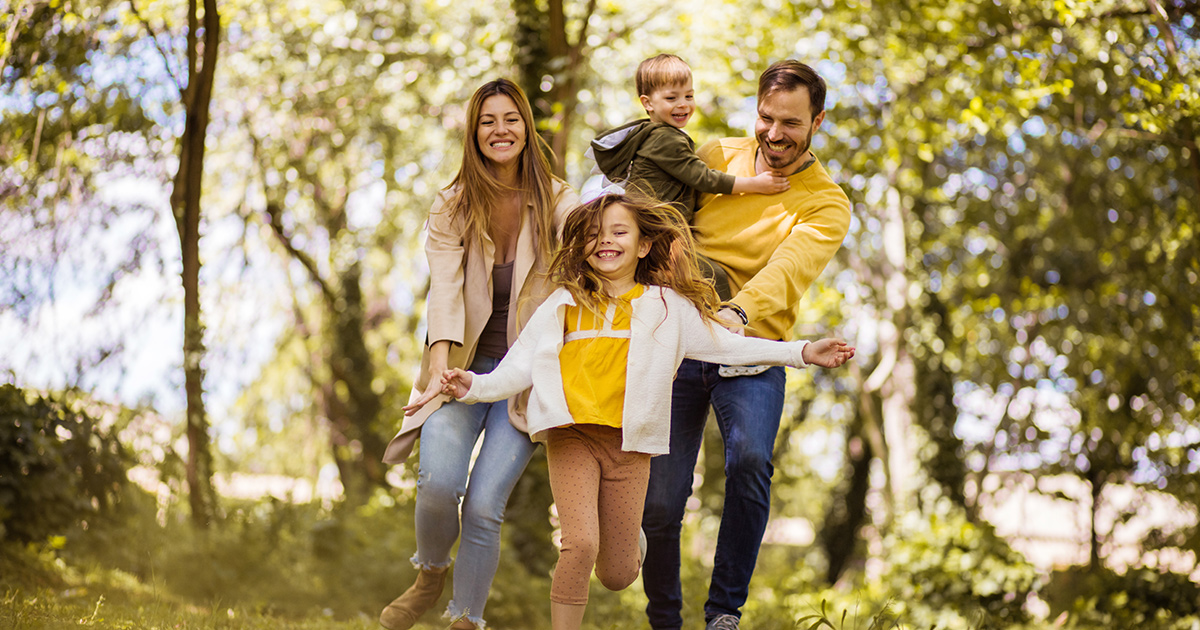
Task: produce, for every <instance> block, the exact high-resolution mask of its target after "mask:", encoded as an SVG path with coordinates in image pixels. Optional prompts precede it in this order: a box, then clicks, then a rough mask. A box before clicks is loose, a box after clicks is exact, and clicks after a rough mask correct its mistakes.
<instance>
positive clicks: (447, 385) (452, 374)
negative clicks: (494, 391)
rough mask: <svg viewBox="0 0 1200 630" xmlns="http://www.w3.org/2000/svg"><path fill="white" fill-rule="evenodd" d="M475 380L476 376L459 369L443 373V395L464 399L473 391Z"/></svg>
mask: <svg viewBox="0 0 1200 630" xmlns="http://www.w3.org/2000/svg"><path fill="white" fill-rule="evenodd" d="M474 380H475V375H474V374H472V373H470V372H468V371H466V370H460V369H458V368H454V369H453V370H446V371H445V372H443V373H442V393H443V394H449V395H450V396H453V397H455V398H462V397H463V396H466V395H467V392H468V391H470V390H471V383H472V381H474Z"/></svg>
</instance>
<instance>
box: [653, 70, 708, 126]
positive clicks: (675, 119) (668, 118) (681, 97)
mask: <svg viewBox="0 0 1200 630" xmlns="http://www.w3.org/2000/svg"><path fill="white" fill-rule="evenodd" d="M642 107H645V108H646V113H647V114H649V115H650V120H652V121H654V122H662V123H667V124H668V125H671V126H672V127H675V128H676V129H683V128H684V126H685V125H687V124H688V120H690V119H691V118H692V112H694V111H696V102H695V96H694V94H693V92H692V80H691V79H688V80H687V81H686V82H684V83H681V84H679V85H668V86H665V87H661V88H658V89H657V90H654V91H653V92H651V93H650V94H649V95H646V94H643V95H642Z"/></svg>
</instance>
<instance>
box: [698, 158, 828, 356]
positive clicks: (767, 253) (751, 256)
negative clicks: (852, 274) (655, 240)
mask: <svg viewBox="0 0 1200 630" xmlns="http://www.w3.org/2000/svg"><path fill="white" fill-rule="evenodd" d="M757 147H758V142H757V141H756V140H755V139H754V138H752V137H751V138H725V139H722V140H713V141H711V142H707V143H705V144H704V146H702V147H700V150H699V151H698V154H699V155H700V158H701V159H703V160H704V161H705V162H707V163H708V165H709V166H710V167H711V168H714V169H717V170H719V171H725V172H726V173H729V174H731V175H735V176H739V177H740V176H745V177H753V176H754V175H756V174H757V173H756V172H755V170H754V157H755V152H756V149H757ZM788 181H789V183H791V186H792V187H791V188H790V189H788V190H787V191H786V192H782V193H779V194H777V195H758V194H739V195H732V194H731V195H704V196H702V197H701V198H700V209H699V210H697V211H696V216H695V218H694V219H693V223H692V225H693V233H694V234H695V235H696V245H697V249H698V250H699V253H700V254H703V255H704V256H708V257H709V258H710V259H712V260H714V261H716V262H717V263H719V264H720V265H721V266H722V267H725V269H726V270H727V271H728V272H729V287H730V289H731V290H732V293H733V300H732V301H733V302H734V303H735V304H737V305H738V306H740V307H742V308H743V309H745V311H746V316H747V317H748V318H749V319H750V325H749V326H748V327H747V328H746V334H747V335H750V336H754V337H762V338H764V339H781V340H784V341H788V340H790V339H791V338H792V328H793V326H794V325H795V323H796V315H797V312H798V310H799V304H800V298H801V297H803V296H804V292H805V291H807V290H808V287H809V285H811V284H812V281H813V280H814V279H816V277H817V276H818V275H819V274H820V273H821V270H823V269H824V268H825V265H826V264H828V263H829V261H830V259H832V258H833V255H834V253H836V252H837V250H838V248H839V247H841V245H842V239H843V238H845V236H846V231H847V230H848V229H849V227H850V199H849V198H848V197H846V193H844V192H842V189H841V188H839V187H838V185H837V184H835V183H834V181H833V179H832V178H831V177H830V176H829V173H827V172H826V171H825V168H824V167H823V166H822V165H821V162H820V161H819V160H818V161H817V162H816V163H814V164H813V165H812V166H809V167H808V168H806V169H804V170H803V171H801V172H799V173H796V174H795V175H792V176H791V177H789V178H788Z"/></svg>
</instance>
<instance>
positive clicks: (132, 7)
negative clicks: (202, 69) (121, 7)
mask: <svg viewBox="0 0 1200 630" xmlns="http://www.w3.org/2000/svg"><path fill="white" fill-rule="evenodd" d="M129 12H130V13H133V16H134V17H136V18H137V19H138V21H139V22H141V23H142V26H144V27H146V34H147V35H149V36H150V41H152V42H154V47H155V48H156V49H157V50H158V54H159V55H160V56H161V57H162V60H163V67H164V68H166V70H167V76H169V77H171V82H172V83H174V84H175V89H177V90H179V94H180V95H182V94H183V92H184V87H183V82H182V81H180V80H179V77H177V76H175V72H174V70H172V69H171V58H170V57H169V56H168V55H167V51H166V50H164V49H163V47H162V44H161V43H159V41H158V34H157V33H155V32H154V27H152V26H151V25H150V21H149V20H147V19H146V18H145V17H144V16H142V12H141V11H138V8H137V4H136V3H135V2H134V0H129Z"/></svg>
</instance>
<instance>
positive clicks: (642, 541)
mask: <svg viewBox="0 0 1200 630" xmlns="http://www.w3.org/2000/svg"><path fill="white" fill-rule="evenodd" d="M647 546H648V544H647V543H646V530H644V529H642V528H640V527H639V528H638V557H640V558H641V561H640V562H638V566H639V567H644V566H646V547H647Z"/></svg>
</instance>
